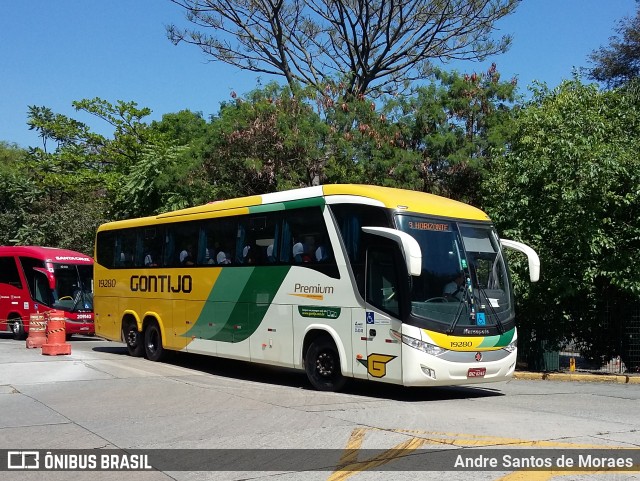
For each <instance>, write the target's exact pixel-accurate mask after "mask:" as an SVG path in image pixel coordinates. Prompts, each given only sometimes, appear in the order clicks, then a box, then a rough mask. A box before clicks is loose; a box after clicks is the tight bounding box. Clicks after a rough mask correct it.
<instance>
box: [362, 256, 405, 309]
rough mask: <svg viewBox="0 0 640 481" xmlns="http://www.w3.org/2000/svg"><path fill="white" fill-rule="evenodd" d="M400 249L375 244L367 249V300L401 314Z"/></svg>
mask: <svg viewBox="0 0 640 481" xmlns="http://www.w3.org/2000/svg"><path fill="white" fill-rule="evenodd" d="M397 252H398V249H397V248H395V246H393V245H389V246H384V245H380V246H378V245H374V246H371V247H369V249H368V250H367V276H366V286H365V290H366V300H367V302H369V303H371V305H373V306H375V307H377V308H378V309H381V310H382V311H384V312H386V313H388V314H391V315H393V316H395V317H399V316H400V304H399V302H398V301H399V297H400V292H399V291H400V284H399V282H398V280H399V276H398V265H399V262H398V260H399V259H396V255H397Z"/></svg>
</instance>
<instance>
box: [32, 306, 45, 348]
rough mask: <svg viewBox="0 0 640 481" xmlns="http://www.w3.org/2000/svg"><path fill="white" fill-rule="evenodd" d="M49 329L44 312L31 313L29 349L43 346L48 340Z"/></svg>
mask: <svg viewBox="0 0 640 481" xmlns="http://www.w3.org/2000/svg"><path fill="white" fill-rule="evenodd" d="M46 329H47V321H45V318H44V314H31V315H30V316H29V337H28V338H27V349H33V348H36V347H42V345H43V344H44V343H45V342H47V336H46V335H45V331H46Z"/></svg>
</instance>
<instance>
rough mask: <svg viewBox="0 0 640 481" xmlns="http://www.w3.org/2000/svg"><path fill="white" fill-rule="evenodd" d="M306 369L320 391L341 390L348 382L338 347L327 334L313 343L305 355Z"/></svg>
mask: <svg viewBox="0 0 640 481" xmlns="http://www.w3.org/2000/svg"><path fill="white" fill-rule="evenodd" d="M304 369H305V371H306V372H307V377H308V378H309V381H310V382H311V384H312V385H313V387H314V388H316V389H317V390H318V391H339V390H340V389H341V388H342V387H343V386H344V384H345V382H346V379H345V377H344V376H343V375H342V372H341V369H340V355H339V354H338V349H337V348H336V345H335V343H334V342H333V340H332V339H331V338H329V337H327V336H322V337H319V338H317V339H316V340H314V341H313V342H312V343H311V345H310V346H309V349H307V353H306V354H305V357H304Z"/></svg>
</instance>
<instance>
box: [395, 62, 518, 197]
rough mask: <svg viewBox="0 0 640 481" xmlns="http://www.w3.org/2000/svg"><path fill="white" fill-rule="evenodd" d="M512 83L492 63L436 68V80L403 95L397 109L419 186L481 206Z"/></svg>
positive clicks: (504, 133)
mask: <svg viewBox="0 0 640 481" xmlns="http://www.w3.org/2000/svg"><path fill="white" fill-rule="evenodd" d="M516 87H517V84H516V81H515V79H511V80H509V81H502V80H500V74H499V72H498V70H497V67H496V65H495V64H492V65H491V67H490V68H489V69H488V70H487V71H486V72H482V73H472V74H460V73H458V72H444V71H441V70H436V71H435V74H434V80H433V81H432V82H431V83H430V84H429V85H426V86H421V87H418V88H417V89H416V92H415V95H413V96H411V97H404V98H401V99H400V100H399V101H398V102H397V106H398V107H397V108H396V109H395V110H396V113H393V111H391V112H390V113H389V117H390V118H398V119H399V120H400V123H401V124H402V125H404V127H403V128H402V129H403V132H404V136H403V138H404V139H405V142H406V147H407V148H408V149H410V150H412V151H414V152H416V153H418V154H419V160H418V161H417V162H416V164H415V168H417V171H418V173H419V175H420V183H419V185H418V189H420V190H423V191H425V192H431V193H433V194H439V195H444V196H446V197H450V198H453V199H456V200H460V201H464V202H467V203H471V204H474V205H478V206H479V205H480V204H481V202H482V199H481V189H480V185H481V183H482V179H483V177H484V175H485V173H486V172H487V171H488V170H490V161H491V158H492V156H494V155H495V151H500V150H502V149H504V146H505V144H506V141H507V138H508V135H509V129H510V124H511V117H512V107H513V106H514V105H515V103H516V100H517V98H516Z"/></svg>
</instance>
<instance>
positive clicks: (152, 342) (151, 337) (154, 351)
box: [144, 322, 164, 361]
mask: <svg viewBox="0 0 640 481" xmlns="http://www.w3.org/2000/svg"><path fill="white" fill-rule="evenodd" d="M144 351H145V354H146V355H147V359H149V361H159V360H161V359H162V356H163V354H164V347H162V333H161V332H160V327H158V325H157V324H156V323H155V322H153V323H151V324H149V326H147V328H146V329H145V331H144Z"/></svg>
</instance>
